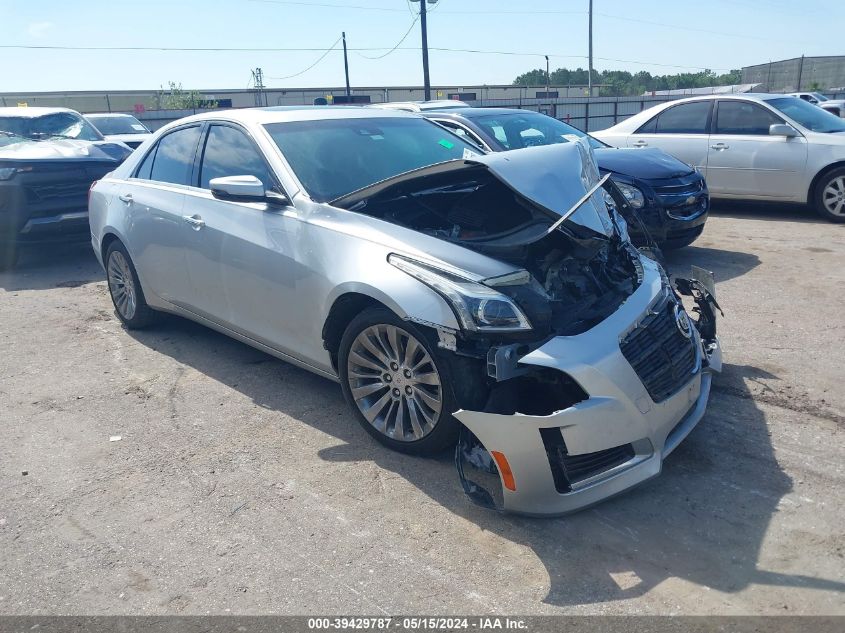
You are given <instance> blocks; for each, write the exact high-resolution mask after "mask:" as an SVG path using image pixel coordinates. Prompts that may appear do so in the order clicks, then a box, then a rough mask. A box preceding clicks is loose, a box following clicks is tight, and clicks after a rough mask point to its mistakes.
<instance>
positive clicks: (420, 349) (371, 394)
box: [338, 308, 460, 455]
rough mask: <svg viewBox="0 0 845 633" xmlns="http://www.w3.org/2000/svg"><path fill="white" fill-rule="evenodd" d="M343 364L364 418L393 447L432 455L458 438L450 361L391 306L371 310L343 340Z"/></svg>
mask: <svg viewBox="0 0 845 633" xmlns="http://www.w3.org/2000/svg"><path fill="white" fill-rule="evenodd" d="M338 365H339V373H340V382H341V387H342V388H343V395H344V397H345V398H346V401H347V402H348V403H349V405H350V406H351V407H352V410H353V411H354V413H355V417H356V418H357V420H358V422H359V423H360V424H361V426H362V427H364V430H365V431H367V433H369V434H370V435H372V436H373V437H374V438H375V439H376V440H378V441H379V442H381V443H382V444H384V445H385V446H387V447H388V448H392V449H393V450H396V451H400V452H402V453H411V454H414V455H431V454H434V453H437V452H439V451H442V450H443V449H445V448H447V447H449V446H452V445H454V444H455V442H456V441H457V437H458V430H459V429H460V423H459V422H458V421H457V420H456V419H455V418H454V417H452V411H454V410H456V408H457V407H455V398H454V395H453V391H452V389H451V382H450V381H451V378H450V372H449V367H448V363H447V362H445V360H444V359H443V358H441V357H439V355H438V354H437V350H436V348H435V347H434V346H433V345H432V344H431V343H430V342H429V340H428V339H427V338H426V336H425V335H424V333H423V332H422V331H420V330H419V329H418V328H416V327H415V326H413V325H412V324H411V323H407V322H405V321H402V320H401V319H399V318H398V317H397V316H396V315H395V314H394V313H393V312H391V311H390V310H388V309H386V308H369V309H367V310H365V311H364V312H362V313H361V314H359V315H358V316H357V317H355V318H354V319H353V320H352V322H351V323H350V324H349V326H348V327H347V328H346V331H345V332H344V334H343V337H342V338H341V341H340V349H339V354H338Z"/></svg>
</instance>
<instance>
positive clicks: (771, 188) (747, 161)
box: [707, 99, 807, 200]
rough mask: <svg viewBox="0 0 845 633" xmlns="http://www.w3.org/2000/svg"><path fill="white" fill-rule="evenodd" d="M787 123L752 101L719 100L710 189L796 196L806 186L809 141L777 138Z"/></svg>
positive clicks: (729, 193)
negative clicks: (773, 131) (776, 128)
mask: <svg viewBox="0 0 845 633" xmlns="http://www.w3.org/2000/svg"><path fill="white" fill-rule="evenodd" d="M778 123H785V121H784V120H783V119H782V118H781V117H780V116H778V115H777V114H776V113H774V112H773V111H772V110H770V109H769V108H766V107H764V106H762V105H760V104H758V103H755V102H753V101H744V100H739V99H720V100H719V101H717V103H716V111H715V112H714V115H713V125H712V133H711V135H710V144H709V149H708V155H707V185H708V187H709V188H710V193H712V194H716V195H726V196H742V197H746V196H747V197H757V196H760V197H765V198H776V199H781V200H792V199H795V198H796V196H799V195H801V193H802V191H805V190H806V186H805V185H803V184H802V181H803V173H804V167H805V165H806V163H807V140H806V139H805V138H804V137H803V136H801V135H800V134H799V135H798V136H796V137H792V138H787V137H785V136H772V135H770V134H769V126H770V125H775V124H778Z"/></svg>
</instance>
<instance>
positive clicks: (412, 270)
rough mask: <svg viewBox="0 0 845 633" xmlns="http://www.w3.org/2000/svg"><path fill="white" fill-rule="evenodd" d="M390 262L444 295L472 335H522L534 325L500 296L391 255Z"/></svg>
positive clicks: (482, 287)
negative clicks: (486, 333)
mask: <svg viewBox="0 0 845 633" xmlns="http://www.w3.org/2000/svg"><path fill="white" fill-rule="evenodd" d="M387 261H388V262H390V263H391V264H393V265H394V266H396V268H398V269H399V270H401V271H404V272H406V273H408V274H409V275H411V277H414V278H415V279H418V280H419V281H421V282H423V283H424V284H425V285H427V286H428V287H430V288H431V289H432V290H434V291H435V292H437V293H438V294H440V295H441V296H442V297H443V298H444V299H446V301H448V302H449V305H450V306H452V309H453V310H454V311H455V314H456V315H457V317H458V320H459V321H460V322H461V326H462V327H463V328H464V329H466V330H469V331H471V332H522V331H527V330H530V329H531V323H530V322H529V321H528V318H527V317H526V316H525V315H524V314H523V313H522V310H520V309H519V307H518V306H517V305H516V304H515V303H514V302H513V301H512V300H511V299H510V297H507V296H505V295H503V294H502V293H500V292H497V291H495V290H493V289H492V288H490V287H488V286H485V285H483V284H480V283H477V282H475V281H472V280H470V279H465V278H463V277H460V276H458V275H455V274H453V273H450V272H447V271H445V270H440V269H438V268H435V267H433V266H430V265H428V264H424V263H422V262H419V261H416V260H412V259H408V258H406V257H403V256H401V255H396V254H393V253H392V254H391V255H389V256H388V258H387Z"/></svg>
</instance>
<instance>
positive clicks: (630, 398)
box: [455, 264, 722, 515]
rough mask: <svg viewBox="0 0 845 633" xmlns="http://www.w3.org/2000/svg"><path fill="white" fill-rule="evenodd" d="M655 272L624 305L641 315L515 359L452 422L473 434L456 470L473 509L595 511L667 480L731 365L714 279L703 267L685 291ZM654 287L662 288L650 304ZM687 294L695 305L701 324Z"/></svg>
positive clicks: (461, 448)
mask: <svg viewBox="0 0 845 633" xmlns="http://www.w3.org/2000/svg"><path fill="white" fill-rule="evenodd" d="M655 268H657V265H656V264H646V274H645V277H646V281H645V282H644V286H643V288H642V289H641V290H640V291H638V292H637V293H635V295H634V296H633V297H632V298H631V300H629V302H628V304H626V306H625V308H633V306H634V305H641V304H640V301H641V300H642V301H643V304H642V305H644V306H645V309H644V310H640V311H639V312H640V314H636V313H637V312H638V311H637V310H634V309H623V310H621V312H624V313H625V314H619V315H614V316H613V317H611V318H610V319H608V321H607V322H605V323H602V324H601V325H600V326H598V327H596V328H594V329H593V330H591V331H589V332H586V333H584V334H581V335H578V336H574V337H558V338H555V339H552V340H550V341H548V342H547V343H546V344H544V345H542V346H540V347H539V348H537V349H535V350H533V351H530V352H528V353H526V354H523V355H518V354H515V353H514V354H512V355H511V357H510V358H509V359H508V360H507V362H499V363H498V367H497V372H498V374H499V375H500V376H502V378H504V379H503V380H501V381H498V382H497V383H496V384H495V385H494V387H493V388H492V389H491V394H490V398H489V400H488V402H487V403H486V405H485V406H484V407H482V408H481V409H480V410H477V411H470V410H463V411H458V412H456V413H455V417H457V418H458V420H460V421H461V422H462V423H463V425H464V428H463V429H462V431H461V435H460V439H459V442H458V446H457V449H456V453H455V461H456V466H457V469H458V473H459V475H460V478H461V483H462V485H463V488H464V491H465V492H466V493H467V495H468V496H469V497H470V498H471V499H472V500H473V501H474V502H475V503H478V504H479V505H483V506H485V507H488V508H491V509H496V510H506V511H513V512H518V513H523V514H529V515H559V514H565V513H569V512H573V511H576V510H579V509H582V508H584V507H587V506H589V505H593V504H595V503H598V502H600V501H602V500H604V499H606V498H607V497H610V496H613V495H615V494H618V493H620V492H622V491H624V490H626V489H628V488H630V487H632V486H634V485H637V484H638V483H641V482H642V481H645V480H647V479H649V478H651V477H654V476H656V475H657V474H659V472H660V470H661V466H662V461H663V459H665V457H666V456H667V455H669V453H671V452H672V451H673V450H674V449H675V448H676V447H677V446H678V445H679V444H680V442H681V441H682V440H683V439H684V438H685V437H686V436H687V435H688V434H689V433H690V432H691V431H692V429H693V428H694V427H695V425H696V424H697V423H698V421H699V420H700V419H701V418H702V416H703V415H704V411H705V408H706V405H707V401H708V397H709V393H710V384H711V380H712V374H713V373H714V372H719V371H721V364H722V361H721V349H720V346H719V341H718V338H717V336H716V330H715V325H716V321H715V315H716V311H717V310H719V307H718V304H717V303H716V300H715V297H714V294H713V292H712V276H710V275H709V274H707V273H706V271H702V270H701V269H698V270H697V271H694V274H693V277H692V278H691V279H677V280H676V289H677V291H676V290H675V289H672V288H669V287H668V285H665V284H664V282H663V281H662V280H661V281H660V284H659V285H658V283H656V282H655V281H654V279H653V278H652V272H658V277H662V275H660V274H659V272H662V271H655V270H654V269H655ZM708 279H709V280H710V283H709V284H708V282H707V281H706V280H708ZM702 280H705V281H702ZM649 285H650V286H652V287H653V288H655V289H656V288H661V287H662V290H661V291H660V292H659V293H658V295H657V297H656V298H653V299H651V300H649V299H647V296H648V293H647V292H645V290H646V289H647V288H646V286H649ZM708 285H709V286H710V288H709V289H708ZM688 291H689V292H688ZM681 295H688V296H691V297H692V298H693V299H694V301H695V307H694V308H693V312H694V313H696V314H697V318H696V319H693V318H689V317H687V314H686V312H685V311H684V309H683V307H682V305H681ZM505 349H506V350H507V351H512V350H511V348H510V347H506V348H505ZM490 355H491V358H492V357H495V358H497V359H503V358H504V356H503V354H502V352H501V350H498V349H493V350H491V353H490Z"/></svg>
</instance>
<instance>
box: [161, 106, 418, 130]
mask: <svg viewBox="0 0 845 633" xmlns="http://www.w3.org/2000/svg"><path fill="white" fill-rule="evenodd" d="M401 117H405V118H408V117H410V118H417V115H415V114H412V113H410V112H402V111H400V110H379V109H376V108H358V107H355V106H272V107H269V108H242V109H238V110H212V111H210V112H203V113H201V114H194V115H192V116H188V117H185V118H184V119H179V120H178V121H174V123H171V124H170V125H168V126H166V127H167V128H170V127H172V126H174V125H175V124H179V125H181V124H183V123H189V122H191V121H207V120H210V119H211V120H222V121H233V122H237V123H246V124H249V123H252V124H258V125H265V124H268V123H289V122H294V121H325V120H332V119H384V118H401Z"/></svg>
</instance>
